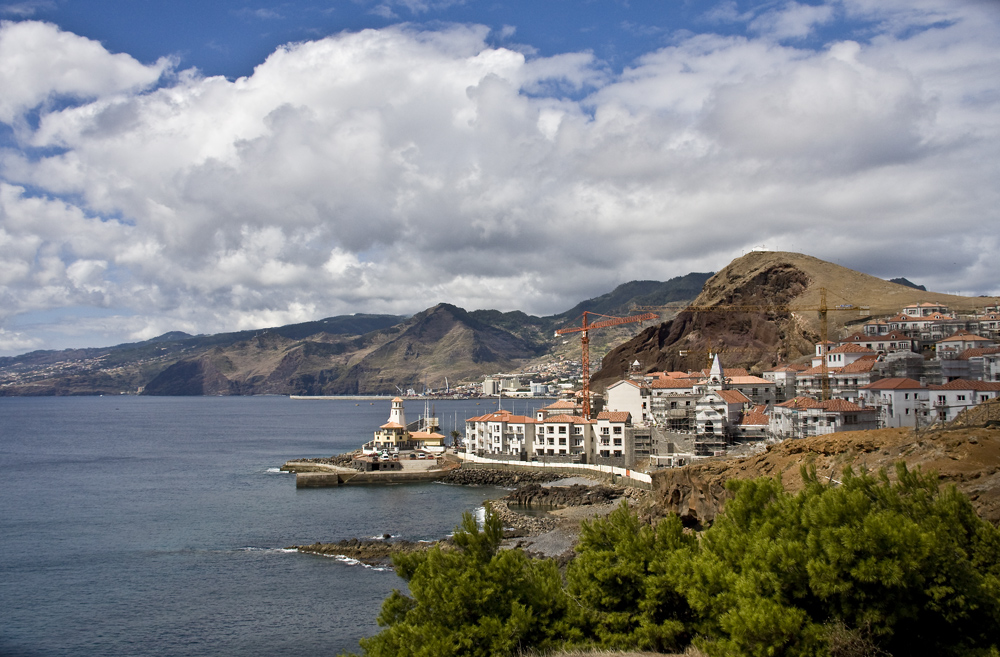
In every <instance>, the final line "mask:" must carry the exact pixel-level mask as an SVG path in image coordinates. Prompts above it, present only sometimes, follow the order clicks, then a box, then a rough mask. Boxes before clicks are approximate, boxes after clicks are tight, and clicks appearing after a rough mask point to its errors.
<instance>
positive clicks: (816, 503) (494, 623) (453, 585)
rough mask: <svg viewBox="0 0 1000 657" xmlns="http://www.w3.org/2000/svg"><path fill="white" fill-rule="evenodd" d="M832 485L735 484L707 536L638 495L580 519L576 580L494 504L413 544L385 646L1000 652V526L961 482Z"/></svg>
mask: <svg viewBox="0 0 1000 657" xmlns="http://www.w3.org/2000/svg"><path fill="white" fill-rule="evenodd" d="M896 474H897V477H896V481H895V482H891V481H890V480H889V478H888V476H887V475H886V473H885V472H881V473H879V474H878V475H877V476H873V475H870V474H868V473H867V472H862V473H861V474H855V473H853V472H852V471H850V470H848V471H847V472H846V473H845V475H844V480H843V483H842V485H838V486H828V485H825V484H823V483H822V482H820V481H819V480H818V479H817V478H816V476H815V472H809V471H804V472H803V478H804V480H805V483H806V486H805V489H804V490H803V491H801V492H800V493H798V494H795V495H791V494H788V493H786V492H785V491H784V490H783V488H782V486H781V482H780V480H775V479H766V478H762V479H755V480H750V481H732V482H729V484H728V487H729V489H730V490H731V492H732V493H733V495H732V498H731V499H730V500H729V501H728V502H727V504H726V508H725V512H724V513H722V514H720V515H719V516H718V518H717V519H716V522H715V524H714V525H713V526H712V527H711V528H710V529H708V530H706V531H705V532H703V533H702V534H701V535H700V537H696V536H695V535H693V534H690V533H685V531H684V530H683V528H682V526H681V523H680V520H679V519H678V518H676V517H671V518H667V519H665V520H663V521H661V522H660V523H658V524H657V525H656V526H649V525H644V524H642V523H641V522H640V521H639V519H638V518H637V516H636V515H635V514H634V513H632V512H631V510H630V509H629V508H628V507H627V506H625V505H623V506H622V507H620V508H619V509H617V510H616V511H614V512H613V513H612V514H611V515H609V516H608V517H607V518H603V519H597V520H594V521H591V522H586V523H584V524H583V525H582V531H581V536H580V542H579V544H578V546H577V552H578V554H577V556H576V558H575V559H574V560H573V561H572V562H571V563H570V565H569V567H568V569H567V573H566V584H565V586H564V585H563V582H562V579H561V577H560V573H559V571H558V568H557V567H556V565H555V562H554V561H552V560H534V561H533V560H531V559H528V558H527V557H526V556H525V555H524V554H523V553H522V552H521V551H520V550H504V551H499V550H498V548H499V545H500V540H501V537H502V527H501V524H500V520H499V518H498V517H497V516H496V515H495V514H494V513H493V512H492V510H490V509H489V508H487V513H486V522H485V526H484V527H483V529H482V530H480V529H479V528H478V527H477V526H476V523H475V521H474V520H473V518H472V516H471V515H469V514H466V515H465V516H464V517H463V521H462V525H461V527H459V528H458V529H457V530H456V533H455V543H456V545H457V546H458V547H457V549H452V550H447V549H443V548H441V547H435V548H433V549H431V550H428V551H427V552H424V553H411V554H405V555H399V556H397V557H396V558H395V563H396V567H397V570H398V572H399V574H400V576H401V577H403V579H405V580H406V581H407V582H409V589H410V595H409V596H407V595H404V594H403V593H401V592H399V591H394V592H393V594H392V595H391V596H389V598H388V599H387V600H386V601H385V603H384V604H383V606H382V612H381V613H380V615H379V618H378V621H379V624H380V625H382V626H383V627H385V628H386V629H385V630H383V631H382V632H381V633H380V634H378V635H377V636H374V637H372V638H370V639H364V640H362V642H361V645H362V648H363V649H364V652H365V654H366V655H370V656H371V657H389V656H393V657H397V656H398V657H409V656H413V657H417V656H421V657H447V656H451V655H472V656H482V657H486V656H503V655H516V654H519V653H523V652H526V651H531V650H533V651H535V652H536V653H538V654H544V652H545V651H548V650H553V649H556V648H560V647H567V646H569V647H584V646H592V647H599V648H608V649H633V650H634V649H640V650H659V651H668V650H669V651H675V652H680V651H681V650H683V649H684V648H685V647H686V646H688V644H689V643H690V642H692V641H693V642H694V644H695V645H697V646H698V647H699V648H701V649H703V650H704V651H705V652H707V653H708V654H710V655H712V656H722V655H751V656H756V655H760V656H762V657H763V656H768V657H773V656H782V655H783V656H798V655H832V656H834V657H861V656H863V655H871V656H875V655H889V654H895V655H899V656H902V655H918V654H933V655H945V656H947V655H984V656H985V655H992V656H994V657H1000V651H998V650H997V647H998V645H1000V532H998V530H997V529H996V528H995V527H993V526H992V525H989V524H988V523H986V522H984V521H982V520H981V519H979V518H978V517H977V516H976V514H975V512H974V511H973V509H972V505H971V504H970V502H969V500H968V499H967V498H965V497H964V496H963V495H961V494H960V493H958V491H957V490H955V488H954V487H947V488H944V489H939V487H938V483H937V480H936V478H935V476H934V475H925V474H922V473H921V472H920V471H919V470H918V471H915V472H910V471H909V470H907V468H906V466H905V465H903V464H899V465H898V466H897V470H896Z"/></svg>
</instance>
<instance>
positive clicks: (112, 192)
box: [0, 0, 1000, 355]
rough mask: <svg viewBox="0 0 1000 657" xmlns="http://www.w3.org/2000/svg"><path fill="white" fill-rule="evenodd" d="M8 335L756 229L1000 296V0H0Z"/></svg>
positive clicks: (759, 242) (437, 294)
mask: <svg viewBox="0 0 1000 657" xmlns="http://www.w3.org/2000/svg"><path fill="white" fill-rule="evenodd" d="M0 19H2V20H3V23H2V25H0V89H3V93H2V94H0V355H13V354H18V353H23V352H25V351H29V350H33V349H44V348H64V347H72V346H95V345H106V344H114V343H118V342H124V341H132V340H140V339H145V338H149V337H154V336H156V335H159V334H161V333H164V332H166V331H171V330H183V331H188V332H191V333H210V332H218V331H225V330H237V329H246V328H258V327H264V326H273V325H278V324H285V323H289V322H297V321H307V320H312V319H318V318H321V317H326V316H330V315H337V314H346V313H353V312H387V313H399V314H404V313H412V312H417V311H419V310H422V309H424V308H426V307H429V306H430V305H433V304H434V303H438V302H441V301H447V302H450V303H455V304H457V305H460V306H463V307H465V308H468V309H476V308H498V309H501V310H513V309H521V310H525V311H527V312H531V313H535V314H549V313H555V312H560V311H562V310H565V309H566V308H568V307H571V306H572V305H574V304H575V303H577V302H578V301H580V300H581V299H584V298H588V297H591V296H596V295H599V294H602V293H605V292H607V291H609V290H610V289H612V288H613V287H614V286H615V285H618V284H620V283H623V282H626V281H629V280H634V279H658V280H665V279H667V278H669V277H672V276H679V275H683V274H685V273H688V272H690V271H711V270H718V269H720V268H721V267H723V266H725V265H726V264H727V263H728V262H730V261H731V260H732V259H733V258H736V257H739V256H740V255H741V254H742V253H745V252H746V251H747V250H749V249H752V248H759V247H761V246H763V247H765V248H769V249H773V250H788V251H797V252H801V253H807V254H810V255H814V256H816V257H819V258H823V259H826V260H830V261H833V262H837V263H838V264H842V265H845V266H848V267H852V268H855V269H858V270H860V271H864V272H866V273H870V274H873V275H876V276H881V277H884V278H892V277H897V276H905V277H907V278H909V279H911V280H913V281H915V282H917V283H921V284H924V285H927V286H928V288H930V289H931V290H935V291H939V292H949V293H961V294H1000V282H998V277H997V273H996V272H997V268H996V264H995V262H996V260H997V257H996V254H997V251H998V250H1000V216H998V214H1000V211H998V208H1000V198H998V196H1000V193H998V188H997V185H996V181H997V180H998V179H1000V175H998V174H1000V171H998V169H1000V157H998V156H1000V3H997V2H995V1H992V0H991V1H975V0H973V1H965V2H956V1H954V0H908V1H903V0H879V1H875V0H829V1H825V2H796V1H794V0H785V1H780V2H732V1H722V2H718V1H706V2H695V1H693V0H690V1H663V2H654V1H651V0H650V1H632V2H624V1H603V0H594V1H592V2H568V1H564V0H551V1H547V2H470V1H466V2H462V1H460V0H444V1H443V2H434V1H433V0H427V1H421V0H407V1H395V0H387V1H385V2H375V1H366V0H358V1H357V2H333V3H323V2H298V1H290V2H283V3H252V4H248V3H243V2H229V1H225V2H213V3H203V2H199V3H195V2H188V1H175V2H149V1H140V0H133V1H129V2H125V1H117V2H112V1H106V2H103V1H97V0H88V1H73V0H28V1H26V2H6V3H4V2H3V1H2V0H0Z"/></svg>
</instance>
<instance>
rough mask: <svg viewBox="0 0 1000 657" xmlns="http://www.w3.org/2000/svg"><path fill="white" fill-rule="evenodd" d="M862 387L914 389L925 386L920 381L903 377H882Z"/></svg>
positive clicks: (867, 388) (870, 388) (871, 388)
mask: <svg viewBox="0 0 1000 657" xmlns="http://www.w3.org/2000/svg"><path fill="white" fill-rule="evenodd" d="M861 387H862V388H863V389H866V390H912V389H915V388H923V386H922V385H920V382H919V381H914V380H913V379H907V378H903V377H893V378H891V379H880V380H878V381H873V382H871V383H869V384H868V385H866V386H861Z"/></svg>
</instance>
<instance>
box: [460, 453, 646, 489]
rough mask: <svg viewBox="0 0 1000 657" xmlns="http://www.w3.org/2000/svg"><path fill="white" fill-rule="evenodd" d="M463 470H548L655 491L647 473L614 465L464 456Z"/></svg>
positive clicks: (568, 475)
mask: <svg viewBox="0 0 1000 657" xmlns="http://www.w3.org/2000/svg"><path fill="white" fill-rule="evenodd" d="M462 459H463V463H462V467H463V468H468V469H477V468H489V469H495V470H513V471H521V472H532V471H535V472H537V471H538V470H548V471H555V472H560V473H566V476H567V477H570V476H573V475H579V476H581V477H592V478H598V479H602V480H605V481H608V482H610V483H612V484H616V485H620V486H633V487H635V488H641V489H643V490H652V489H653V478H652V477H651V476H649V475H648V474H646V473H645V472H636V471H635V470H632V469H630V468H622V467H618V466H613V465H596V464H586V463H540V462H538V461H516V460H514V461H502V460H497V459H495V458H483V457H480V456H475V455H473V454H466V455H464V456H462Z"/></svg>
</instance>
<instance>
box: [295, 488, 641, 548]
mask: <svg viewBox="0 0 1000 657" xmlns="http://www.w3.org/2000/svg"><path fill="white" fill-rule="evenodd" d="M472 472H476V473H482V472H483V471H482V470H476V471H472ZM498 472H500V473H502V474H503V475H505V476H509V475H511V474H512V473H510V472H506V471H498ZM539 474H541V473H539ZM559 481H560V480H556V481H554V482H552V483H555V484H558V483H559ZM562 481H568V480H562ZM589 483H591V484H592V485H589V486H588V485H584V484H581V483H576V482H574V484H573V485H571V486H558V485H554V486H553V485H550V486H539V484H537V483H530V484H528V485H527V486H524V487H522V488H518V489H517V490H514V491H513V492H509V493H508V494H507V495H505V496H504V497H501V498H499V499H495V500H491V501H490V502H489V504H490V506H491V508H492V509H493V510H494V512H496V513H497V515H498V516H499V517H500V519H501V521H502V522H503V526H504V540H503V542H502V543H501V549H521V550H524V551H525V553H527V554H528V555H529V556H531V557H533V558H555V559H556V560H557V561H559V562H560V563H565V562H567V561H569V560H570V559H571V558H572V556H573V550H574V547H575V546H576V543H577V541H578V540H579V536H580V530H581V527H580V523H581V522H582V521H584V520H593V519H595V518H600V517H604V516H607V515H608V514H610V513H611V512H612V511H614V510H615V509H616V508H618V506H619V505H620V504H623V503H627V502H626V501H630V500H637V499H640V498H641V497H643V496H644V495H645V493H644V491H640V490H638V489H630V488H611V487H608V486H605V485H603V484H601V483H599V482H589ZM457 485H473V486H475V485H481V484H478V483H471V484H457ZM539 489H547V490H548V491H552V492H553V494H554V497H555V498H556V499H558V500H559V504H557V505H550V504H548V503H545V502H542V503H541V504H540V505H539V504H537V503H536V504H535V505H534V506H532V505H531V503H530V499H529V500H528V504H526V505H525V504H523V502H524V501H525V492H527V495H529V496H531V497H532V499H538V496H541V497H542V498H543V499H544V497H545V495H546V490H541V491H540V490H539ZM595 492H596V495H595ZM519 494H520V495H519ZM511 504H514V505H516V506H519V507H521V508H525V507H527V508H534V509H537V510H540V511H542V514H541V515H526V514H524V513H520V512H518V511H516V510H514V509H511V508H510V506H511ZM435 545H440V546H442V547H445V548H446V549H449V548H450V547H451V546H453V543H452V542H451V539H450V538H447V537H445V538H441V539H439V540H437V541H416V542H415V541H409V540H405V539H400V540H393V539H392V537H391V536H388V535H385V536H383V537H381V538H368V539H359V538H353V539H344V540H341V541H338V542H335V543H322V542H319V541H317V542H315V543H312V544H310V545H292V546H289V547H288V548H287V549H292V550H297V551H298V552H300V553H302V554H313V555H318V556H323V557H339V558H344V559H353V560H356V561H359V562H361V563H364V564H366V565H368V566H376V567H391V565H392V557H393V555H394V554H397V553H407V552H413V551H418V550H426V549H430V548H431V547H433V546H435Z"/></svg>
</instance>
